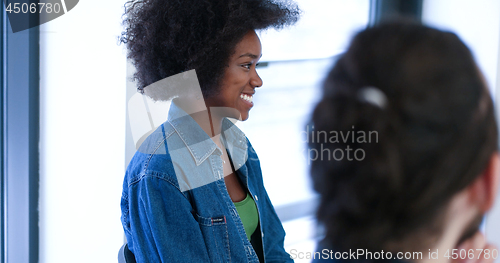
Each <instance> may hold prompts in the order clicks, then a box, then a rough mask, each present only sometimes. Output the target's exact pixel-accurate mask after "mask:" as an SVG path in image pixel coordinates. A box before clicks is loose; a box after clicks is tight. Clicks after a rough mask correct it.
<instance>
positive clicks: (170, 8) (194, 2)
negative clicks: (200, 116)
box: [120, 0, 300, 99]
mask: <svg viewBox="0 0 500 263" xmlns="http://www.w3.org/2000/svg"><path fill="white" fill-rule="evenodd" d="M299 13H300V10H299V9H298V7H297V6H296V4H294V3H290V2H278V1H272V0H135V1H128V2H127V3H126V4H125V14H124V20H123V24H124V26H125V30H124V31H123V32H122V34H121V37H120V42H122V43H125V44H126V46H127V49H128V58H129V59H131V60H132V63H133V64H134V66H135V68H136V73H135V74H134V80H136V81H137V85H138V86H137V89H138V91H140V92H141V93H143V92H144V91H143V89H144V87H146V86H148V85H150V84H152V83H154V82H156V81H159V80H161V79H163V78H166V77H169V76H172V75H174V74H178V73H181V72H185V71H187V70H191V69H195V70H196V74H197V76H198V80H199V82H200V86H201V88H202V92H203V96H204V97H210V96H212V95H214V94H217V92H218V88H219V85H220V81H221V79H222V77H223V75H224V69H225V67H226V65H227V63H228V60H229V57H230V56H231V55H232V54H233V52H234V48H235V46H236V44H237V43H238V42H239V41H240V40H241V39H242V38H243V36H244V35H245V34H246V33H247V32H248V31H249V30H252V29H253V30H259V29H266V28H269V27H273V28H276V29H281V28H283V27H284V26H287V25H291V24H293V23H295V22H296V21H297V20H298V18H299ZM175 95H176V94H172V95H171V96H170V97H174V96H175ZM167 99H168V98H167Z"/></svg>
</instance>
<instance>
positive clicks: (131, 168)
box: [126, 122, 177, 184]
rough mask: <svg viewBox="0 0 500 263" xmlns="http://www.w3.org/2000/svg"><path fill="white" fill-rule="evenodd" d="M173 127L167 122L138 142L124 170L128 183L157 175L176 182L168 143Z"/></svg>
mask: <svg viewBox="0 0 500 263" xmlns="http://www.w3.org/2000/svg"><path fill="white" fill-rule="evenodd" d="M173 134H174V129H173V128H172V126H171V125H169V124H168V122H165V123H164V124H162V125H160V126H159V127H158V128H157V129H155V130H153V132H152V133H151V134H149V135H148V136H147V137H146V139H145V140H144V141H143V142H142V143H141V144H140V146H139V147H138V149H137V151H136V152H135V154H134V156H133V157H132V159H131V161H130V163H129V165H128V167H127V171H126V176H127V178H126V179H128V181H129V184H133V183H136V182H138V181H140V180H141V179H143V178H145V177H151V176H153V177H158V178H160V179H164V180H167V181H169V182H171V183H174V184H177V182H176V176H175V171H174V167H173V165H172V158H171V156H170V153H169V150H168V146H167V145H168V143H169V141H170V138H171V137H172V135H173Z"/></svg>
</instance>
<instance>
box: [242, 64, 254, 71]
mask: <svg viewBox="0 0 500 263" xmlns="http://www.w3.org/2000/svg"><path fill="white" fill-rule="evenodd" d="M242 66H243V67H244V68H246V69H248V70H250V67H251V66H252V63H248V64H243V65H242Z"/></svg>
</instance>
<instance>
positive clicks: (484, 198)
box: [469, 152, 500, 213]
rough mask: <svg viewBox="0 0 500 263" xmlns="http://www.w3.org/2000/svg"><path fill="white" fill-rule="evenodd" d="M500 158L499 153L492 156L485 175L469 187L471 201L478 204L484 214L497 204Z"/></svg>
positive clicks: (484, 172)
mask: <svg viewBox="0 0 500 263" xmlns="http://www.w3.org/2000/svg"><path fill="white" fill-rule="evenodd" d="M499 165H500V156H499V154H498V152H495V153H493V154H492V155H491V157H490V160H489V161H488V164H487V166H486V168H485V169H484V171H483V173H482V174H481V175H480V176H479V177H478V178H477V179H476V180H475V181H474V183H473V184H472V185H471V186H470V187H469V190H470V193H471V198H472V199H471V201H473V202H474V203H476V204H478V206H479V209H480V211H481V212H482V213H486V212H487V211H489V210H490V209H491V208H492V207H493V204H494V202H495V199H496V195H497V192H498V187H499V182H500V173H499V172H500V171H499Z"/></svg>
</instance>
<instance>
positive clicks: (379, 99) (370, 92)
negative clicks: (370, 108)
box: [357, 86, 387, 109]
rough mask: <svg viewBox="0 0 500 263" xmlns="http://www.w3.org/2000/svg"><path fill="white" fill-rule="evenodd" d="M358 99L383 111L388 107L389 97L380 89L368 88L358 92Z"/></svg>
mask: <svg viewBox="0 0 500 263" xmlns="http://www.w3.org/2000/svg"><path fill="white" fill-rule="evenodd" d="M357 99H358V100H359V101H361V102H365V103H370V104H372V105H374V106H377V107H379V108H381V109H385V107H386V105H387V96H385V94H384V92H382V91H381V90H380V89H378V88H376V87H373V86H368V87H363V88H361V89H360V90H359V91H358V95H357Z"/></svg>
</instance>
